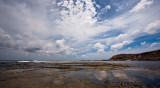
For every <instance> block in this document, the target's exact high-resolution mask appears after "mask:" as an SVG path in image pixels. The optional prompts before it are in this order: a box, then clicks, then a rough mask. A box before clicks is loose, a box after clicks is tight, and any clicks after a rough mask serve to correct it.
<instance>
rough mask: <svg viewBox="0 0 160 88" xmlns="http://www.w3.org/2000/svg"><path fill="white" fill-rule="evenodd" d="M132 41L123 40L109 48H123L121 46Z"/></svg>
mask: <svg viewBox="0 0 160 88" xmlns="http://www.w3.org/2000/svg"><path fill="white" fill-rule="evenodd" d="M131 42H132V41H123V42H122V43H118V44H115V45H112V46H111V49H112V50H118V49H121V48H123V46H125V45H127V44H130V43H131Z"/></svg>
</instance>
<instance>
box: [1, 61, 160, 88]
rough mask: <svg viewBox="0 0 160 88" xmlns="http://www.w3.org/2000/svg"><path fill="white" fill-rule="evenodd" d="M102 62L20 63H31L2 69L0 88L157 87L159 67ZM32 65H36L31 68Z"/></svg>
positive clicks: (158, 84)
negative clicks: (127, 65)
mask: <svg viewBox="0 0 160 88" xmlns="http://www.w3.org/2000/svg"><path fill="white" fill-rule="evenodd" d="M104 63H106V62H99V63H98V64H97V63H96V62H94V63H90V62H88V63H87V62H85V63H82V62H73V63H59V64H57V63H53V64H50V63H34V64H33V63H32V64H31V63H27V64H25V65H24V64H22V66H23V67H25V66H28V65H31V66H29V68H26V69H20V68H17V69H9V70H4V69H3V70H1V72H0V86H1V88H114V87H122V88H123V87H125V88H135V87H138V88H142V87H144V88H152V87H155V88H158V87H160V69H157V68H156V69H150V68H138V67H137V66H134V67H132V66H131V67H126V66H121V65H120V66H118V65H116V66H114V65H113V66H112V65H107V64H104ZM116 63H117V62H116ZM10 65H11V66H12V64H10ZM14 65H15V63H14ZM32 65H33V66H37V65H38V66H37V67H35V68H33V66H32ZM20 66H21V65H19V67H20ZM41 66H42V67H41ZM64 66H65V67H64ZM66 66H67V67H66ZM55 67H56V68H55ZM79 67H80V68H81V67H83V68H82V69H79ZM108 68H109V69H108ZM2 71H3V72H2Z"/></svg>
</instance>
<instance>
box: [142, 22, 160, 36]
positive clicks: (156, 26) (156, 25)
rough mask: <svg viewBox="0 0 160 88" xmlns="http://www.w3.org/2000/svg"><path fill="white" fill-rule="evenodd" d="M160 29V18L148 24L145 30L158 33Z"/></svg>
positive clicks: (149, 32)
mask: <svg viewBox="0 0 160 88" xmlns="http://www.w3.org/2000/svg"><path fill="white" fill-rule="evenodd" d="M159 31H160V20H156V21H154V22H152V23H150V24H148V25H147V27H146V28H145V30H144V32H147V33H148V34H154V33H158V32H159Z"/></svg>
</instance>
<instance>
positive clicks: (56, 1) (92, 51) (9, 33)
mask: <svg viewBox="0 0 160 88" xmlns="http://www.w3.org/2000/svg"><path fill="white" fill-rule="evenodd" d="M157 49H160V0H0V60H56V61H57V60H58V61H76V60H102V59H109V58H110V57H111V56H113V55H116V54H120V53H126V54H128V53H141V52H147V51H152V50H157Z"/></svg>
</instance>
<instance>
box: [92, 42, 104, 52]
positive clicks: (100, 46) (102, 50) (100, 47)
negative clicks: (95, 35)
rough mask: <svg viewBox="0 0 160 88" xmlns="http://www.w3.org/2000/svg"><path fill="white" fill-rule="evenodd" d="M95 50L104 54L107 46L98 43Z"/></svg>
mask: <svg viewBox="0 0 160 88" xmlns="http://www.w3.org/2000/svg"><path fill="white" fill-rule="evenodd" d="M94 48H95V49H98V51H97V52H104V49H105V46H104V45H103V44H101V43H96V44H95V45H94Z"/></svg>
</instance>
